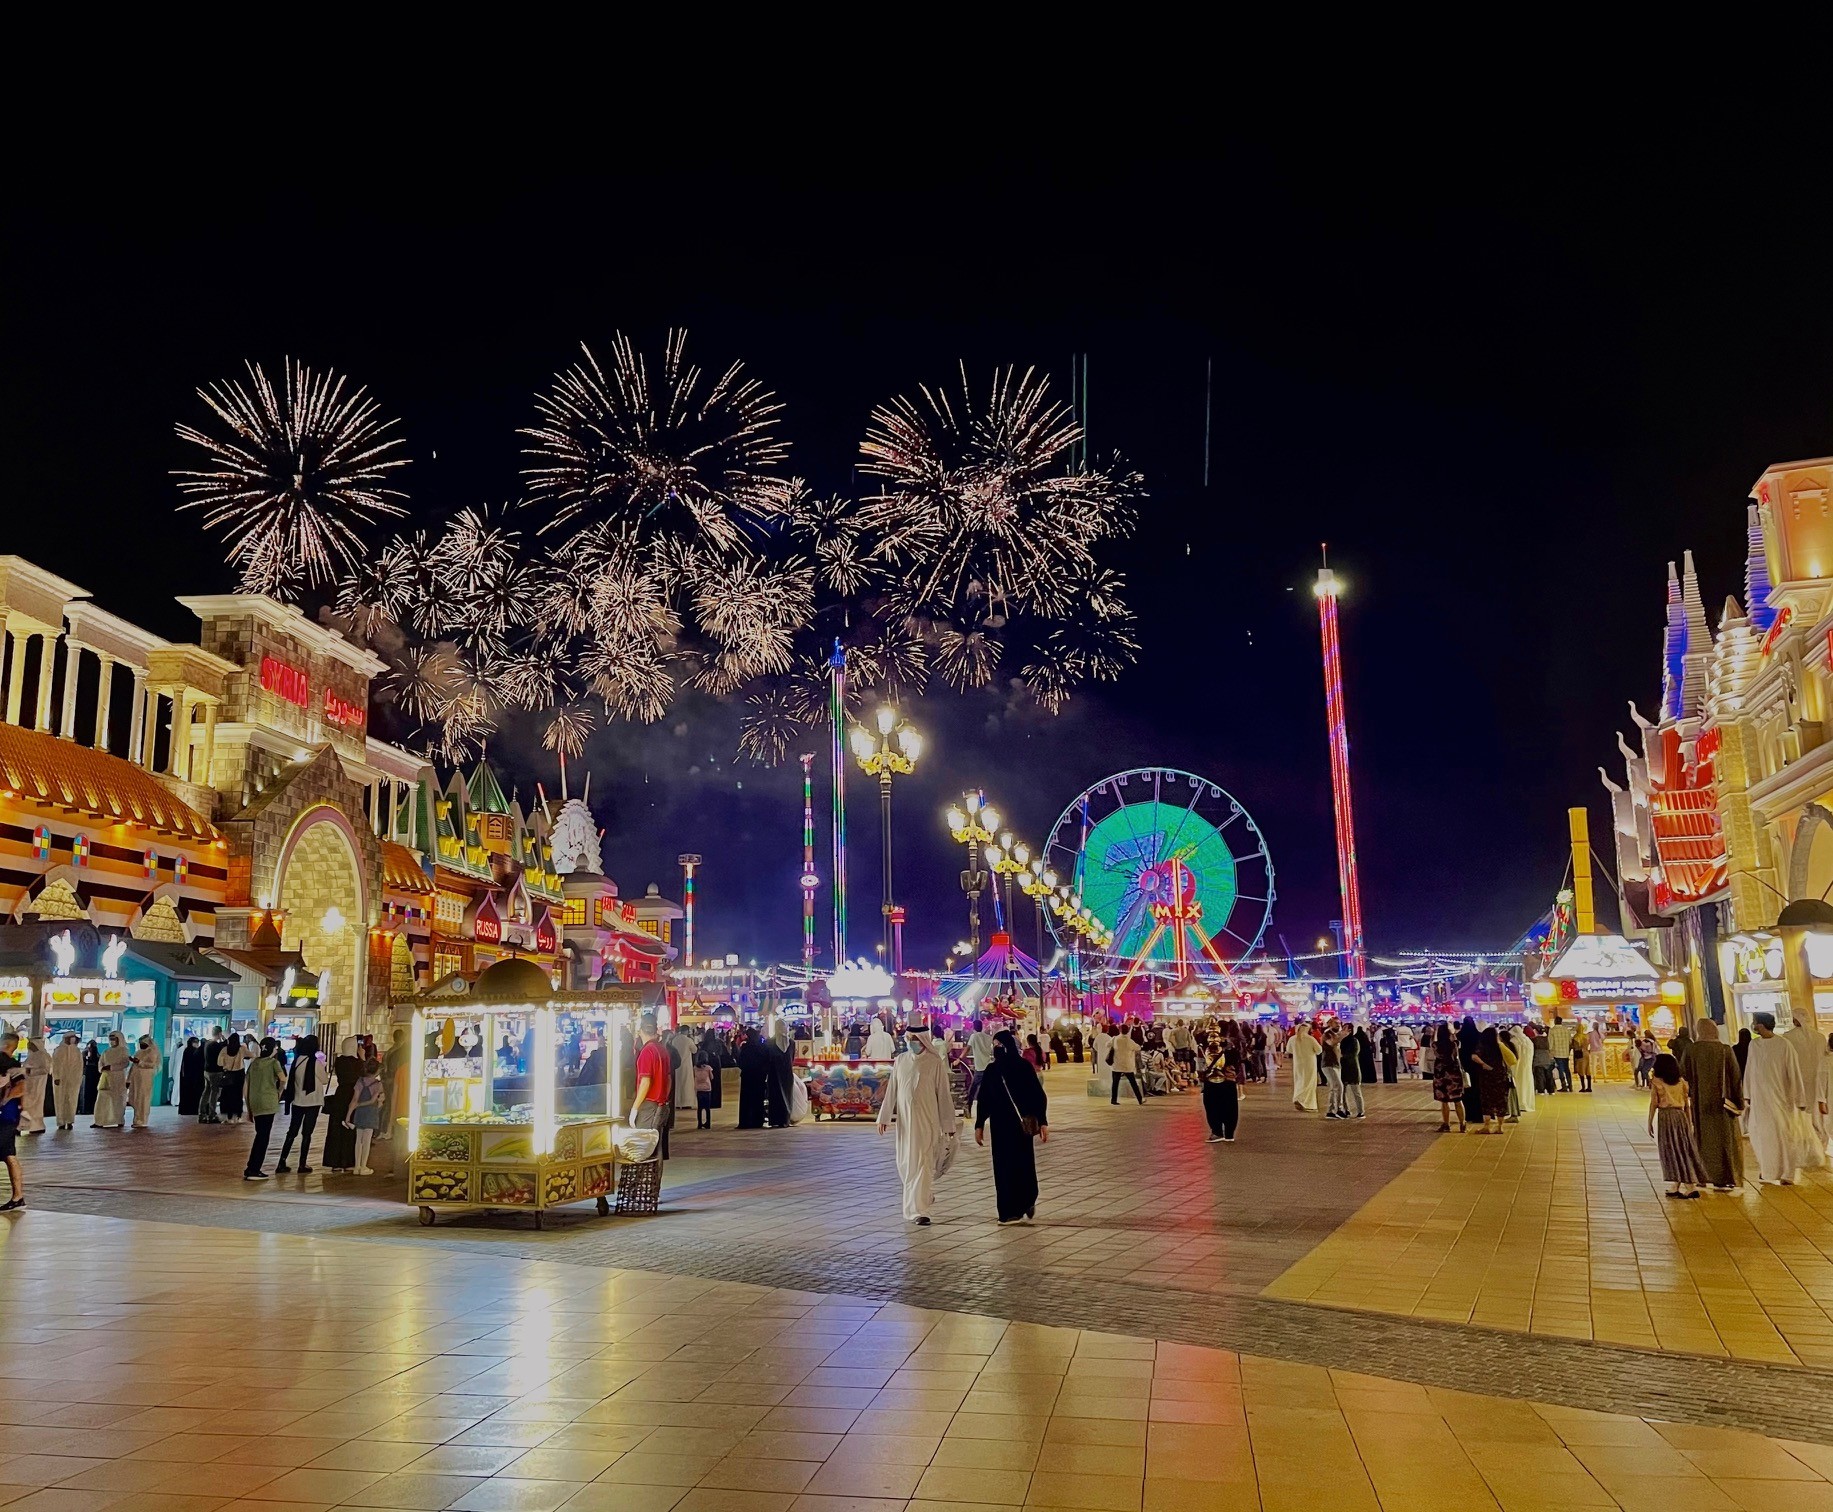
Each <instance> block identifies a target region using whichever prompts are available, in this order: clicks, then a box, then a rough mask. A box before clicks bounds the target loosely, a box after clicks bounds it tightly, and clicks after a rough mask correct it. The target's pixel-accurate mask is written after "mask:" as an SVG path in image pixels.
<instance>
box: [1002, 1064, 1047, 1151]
mask: <svg viewBox="0 0 1833 1512" xmlns="http://www.w3.org/2000/svg"><path fill="white" fill-rule="evenodd" d="M999 1085H1000V1086H1002V1087H1004V1088H1005V1089H1006V1101H1007V1102H1009V1103H1011V1104H1012V1111H1013V1112H1014V1113H1018V1126H1019V1128H1021V1129H1023V1130H1024V1131H1025V1137H1026V1138H1027V1139H1036V1138H1037V1131H1038V1128H1039V1127H1040V1126H1039V1124H1038V1121H1037V1120H1036V1119H1035V1118H1033V1117H1032V1116H1031V1115H1030V1114H1029V1113H1019V1112H1018V1099H1017V1098H1016V1097H1014V1096H1013V1095H1012V1086H1011V1083H1010V1082H1008V1081H1007V1080H1006V1079H1005V1078H1004V1077H1003V1076H1002V1077H1000V1079H999Z"/></svg>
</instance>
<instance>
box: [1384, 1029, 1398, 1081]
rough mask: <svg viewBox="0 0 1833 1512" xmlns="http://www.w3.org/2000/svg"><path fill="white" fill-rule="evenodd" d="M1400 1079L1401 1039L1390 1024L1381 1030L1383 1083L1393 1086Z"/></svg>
mask: <svg viewBox="0 0 1833 1512" xmlns="http://www.w3.org/2000/svg"><path fill="white" fill-rule="evenodd" d="M1399 1080H1400V1040H1399V1038H1398V1037H1397V1036H1396V1035H1395V1033H1394V1026H1393V1025H1392V1024H1389V1025H1388V1026H1387V1027H1386V1028H1384V1029H1383V1030H1382V1031H1381V1083H1382V1085H1383V1086H1386V1087H1391V1086H1393V1085H1394V1084H1395V1083H1396V1082H1398V1081H1399Z"/></svg>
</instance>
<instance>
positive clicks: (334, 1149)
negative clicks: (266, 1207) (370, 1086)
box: [320, 1034, 373, 1171]
mask: <svg viewBox="0 0 1833 1512" xmlns="http://www.w3.org/2000/svg"><path fill="white" fill-rule="evenodd" d="M361 1048H362V1043H361V1041H359V1040H358V1039H357V1037H356V1036H355V1035H354V1034H350V1035H346V1036H345V1037H344V1041H343V1043H342V1044H340V1045H339V1046H338V1047H337V1059H336V1060H334V1061H332V1062H331V1073H332V1075H333V1076H335V1077H336V1079H337V1080H336V1084H335V1085H334V1086H333V1087H332V1089H331V1091H330V1093H329V1094H328V1095H327V1096H326V1098H325V1149H324V1154H323V1155H322V1156H321V1157H320V1164H322V1165H323V1166H324V1168H325V1169H326V1170H327V1171H354V1170H355V1169H356V1130H355V1129H346V1128H345V1127H344V1120H345V1119H346V1118H348V1117H349V1115H350V1100H351V1098H352V1097H354V1096H355V1095H356V1084H357V1082H358V1081H360V1080H361V1079H362V1076H363V1062H362V1060H361V1058H360V1057H359V1056H358V1054H357V1052H358V1051H359V1050H360V1049H361ZM372 1127H373V1125H372Z"/></svg>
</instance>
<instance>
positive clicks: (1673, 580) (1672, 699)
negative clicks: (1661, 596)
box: [1661, 562, 1687, 719]
mask: <svg viewBox="0 0 1833 1512" xmlns="http://www.w3.org/2000/svg"><path fill="white" fill-rule="evenodd" d="M1686 656H1687V621H1686V614H1685V611H1684V610H1683V609H1682V608H1681V604H1680V574H1679V573H1677V572H1676V571H1675V570H1674V564H1673V563H1672V562H1669V563H1668V613H1667V632H1666V634H1665V635H1664V636H1663V638H1662V643H1661V717H1662V718H1663V719H1678V718H1679V717H1680V684H1681V674H1682V671H1683V670H1684V668H1685V666H1686Z"/></svg>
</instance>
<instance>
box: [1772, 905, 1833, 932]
mask: <svg viewBox="0 0 1833 1512" xmlns="http://www.w3.org/2000/svg"><path fill="white" fill-rule="evenodd" d="M1776 924H1777V926H1778V927H1781V928H1792V927H1795V926H1797V925H1800V926H1803V927H1807V928H1812V927H1813V926H1815V925H1819V926H1821V927H1823V928H1824V927H1825V926H1827V925H1829V924H1833V903H1825V902H1822V901H1821V900H1820V899H1819V898H1797V899H1795V901H1794V902H1792V903H1789V904H1786V905H1784V907H1783V909H1782V912H1781V913H1779V914H1777V915H1776Z"/></svg>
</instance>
